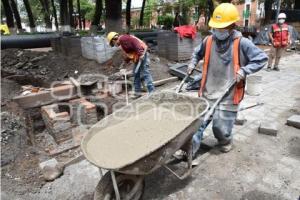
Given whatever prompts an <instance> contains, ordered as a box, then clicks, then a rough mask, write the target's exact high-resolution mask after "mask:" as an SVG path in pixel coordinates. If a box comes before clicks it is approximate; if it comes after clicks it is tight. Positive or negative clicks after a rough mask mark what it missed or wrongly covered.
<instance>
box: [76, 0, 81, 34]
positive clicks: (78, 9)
mask: <svg viewBox="0 0 300 200" xmlns="http://www.w3.org/2000/svg"><path fill="white" fill-rule="evenodd" d="M77 12H78V24H79V28H80V30H81V29H82V24H81V14H80V13H81V9H80V0H77Z"/></svg>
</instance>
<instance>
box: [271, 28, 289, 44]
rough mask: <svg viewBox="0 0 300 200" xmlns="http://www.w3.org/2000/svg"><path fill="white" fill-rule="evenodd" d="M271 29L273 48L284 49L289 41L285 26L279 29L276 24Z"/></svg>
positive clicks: (287, 29) (287, 30)
mask: <svg viewBox="0 0 300 200" xmlns="http://www.w3.org/2000/svg"><path fill="white" fill-rule="evenodd" d="M272 29H273V39H274V40H273V44H274V47H286V46H287V45H288V39H289V28H288V25H287V24H282V26H281V27H280V26H279V25H278V24H273V25H272Z"/></svg>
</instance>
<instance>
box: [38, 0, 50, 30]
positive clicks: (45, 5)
mask: <svg viewBox="0 0 300 200" xmlns="http://www.w3.org/2000/svg"><path fill="white" fill-rule="evenodd" d="M40 3H41V5H42V12H43V13H44V21H45V24H46V31H51V30H52V22H51V19H50V9H49V1H48V0H40Z"/></svg>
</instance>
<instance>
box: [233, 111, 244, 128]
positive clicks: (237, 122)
mask: <svg viewBox="0 0 300 200" xmlns="http://www.w3.org/2000/svg"><path fill="white" fill-rule="evenodd" d="M246 121H247V119H246V118H245V116H244V115H243V114H241V113H238V115H237V117H236V119H235V123H234V124H235V125H240V126H242V125H244V124H245V123H246Z"/></svg>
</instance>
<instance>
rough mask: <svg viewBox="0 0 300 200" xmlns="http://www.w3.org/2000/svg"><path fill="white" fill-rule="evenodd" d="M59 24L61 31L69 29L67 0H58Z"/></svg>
mask: <svg viewBox="0 0 300 200" xmlns="http://www.w3.org/2000/svg"><path fill="white" fill-rule="evenodd" d="M60 24H61V31H62V32H64V31H66V32H70V31H71V27H70V19H69V12H68V0H60Z"/></svg>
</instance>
